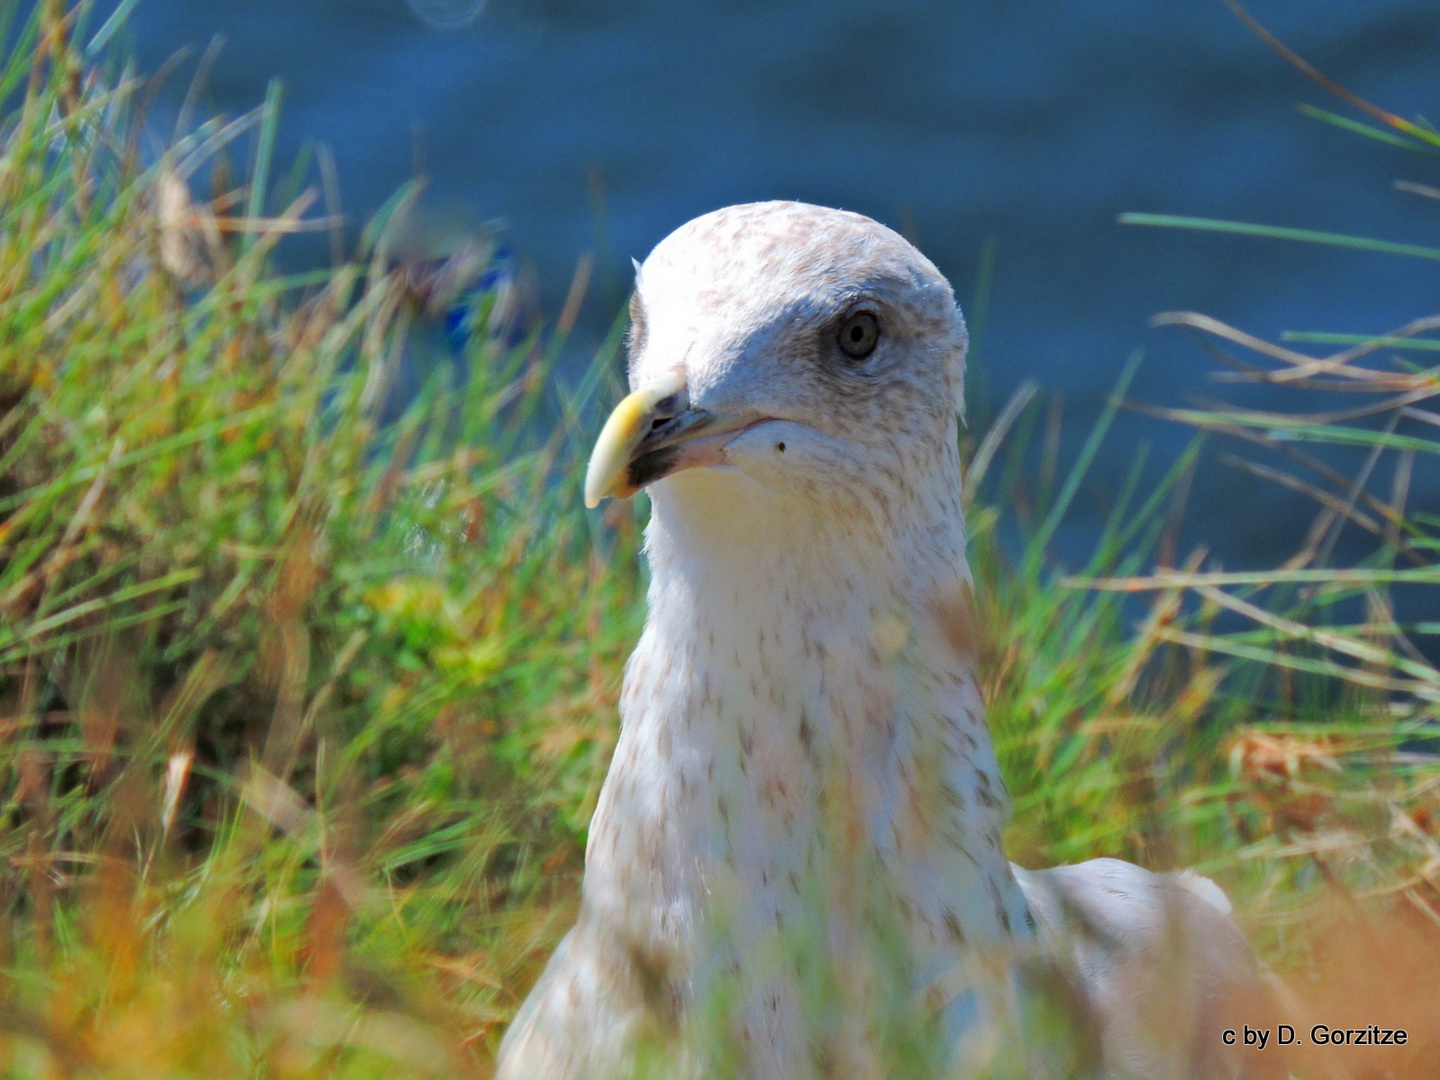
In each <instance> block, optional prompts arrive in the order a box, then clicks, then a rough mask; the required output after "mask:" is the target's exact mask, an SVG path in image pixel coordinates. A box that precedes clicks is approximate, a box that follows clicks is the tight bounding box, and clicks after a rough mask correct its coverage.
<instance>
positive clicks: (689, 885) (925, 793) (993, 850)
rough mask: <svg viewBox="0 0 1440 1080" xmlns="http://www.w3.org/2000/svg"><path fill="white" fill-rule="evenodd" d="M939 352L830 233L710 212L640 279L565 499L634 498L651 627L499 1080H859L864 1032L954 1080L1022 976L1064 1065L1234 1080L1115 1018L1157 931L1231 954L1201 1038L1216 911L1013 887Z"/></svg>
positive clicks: (1179, 901)
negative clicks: (910, 1048)
mask: <svg viewBox="0 0 1440 1080" xmlns="http://www.w3.org/2000/svg"><path fill="white" fill-rule="evenodd" d="M965 351H966V332H965V326H964V322H963V319H962V317H961V315H960V313H959V310H958V309H957V307H956V305H955V301H954V297H953V294H952V292H951V289H950V286H949V284H948V282H946V280H945V279H944V277H943V276H942V275H941V274H940V273H939V271H938V270H937V269H936V268H935V267H934V266H933V265H932V264H931V263H930V262H929V260H927V259H926V258H925V257H924V256H923V255H921V254H920V253H919V252H918V251H917V250H916V249H915V248H914V247H913V246H911V245H910V244H909V243H908V242H906V241H905V240H904V239H903V238H901V237H900V236H898V235H897V234H895V233H894V232H892V231H890V230H889V229H887V228H885V227H883V226H881V225H879V224H877V223H875V222H873V221H871V220H870V219H868V218H865V217H862V216H860V215H858V214H853V213H847V212H843V211H837V210H829V209H825V208H821V207H814V206H808V205H805V204H799V203H757V204H750V205H744V206H736V207H730V208H727V209H724V210H720V211H716V212H715V213H712V214H708V215H705V216H704V217H701V218H698V219H696V220H695V221H692V222H690V223H689V224H687V225H685V226H683V227H682V228H680V229H679V230H677V231H676V232H675V233H673V234H672V235H671V236H669V237H668V238H667V239H665V240H664V241H662V242H661V243H660V245H659V246H657V248H656V249H655V251H654V252H653V253H652V254H651V255H650V257H649V258H648V259H647V260H646V262H645V263H644V265H643V266H640V267H638V270H637V281H636V293H635V298H634V301H633V303H632V334H631V347H630V372H629V375H630V383H631V387H632V391H633V393H632V394H631V396H630V397H629V398H627V399H626V401H625V402H622V404H621V405H620V406H619V407H617V409H616V412H615V414H614V415H613V416H612V418H611V421H610V422H609V424H607V426H606V429H605V431H604V433H602V435H601V437H600V440H599V442H598V443H597V448H596V453H595V456H594V457H593V458H592V462H591V469H590V474H589V476H588V478H587V498H588V499H589V500H590V501H591V503H592V505H593V503H594V502H595V501H598V499H599V498H600V497H603V496H606V495H622V496H623V495H628V494H631V493H633V492H634V491H635V490H637V489H638V488H640V487H642V486H646V487H648V490H649V494H650V498H651V503H652V513H651V520H650V524H649V526H648V528H647V530H646V543H645V553H646V557H647V558H648V560H649V563H650V571H651V585H650V590H649V597H648V600H649V613H648V618H647V621H646V625H645V629H644V632H643V634H642V636H641V639H640V642H639V644H638V646H637V647H636V650H635V653H634V655H633V656H632V657H631V660H630V662H629V664H628V666H627V668H626V673H625V682H624V690H623V693H622V697H621V705H620V712H621V732H620V738H619V741H618V743H617V746H616V750H615V755H614V759H613V761H612V763H611V767H610V772H609V775H608V776H607V778H606V780H605V784H604V787H603V789H602V791H601V795H600V799H599V803H598V806H597V809H596V812H595V816H594V820H593V821H592V823H591V828H590V835H589V841H588V846H587V850H586V864H585V876H584V882H583V886H582V899H581V908H580V914H579V917H578V920H577V923H576V926H575V928H574V929H573V930H572V931H571V933H570V934H569V935H568V936H567V938H566V939H565V940H564V942H563V943H562V944H561V946H560V947H559V948H558V949H557V951H556V953H555V955H554V956H553V957H552V959H551V961H550V963H549V965H548V966H547V968H546V969H545V972H544V973H543V975H542V977H541V979H540V981H539V983H538V984H537V985H536V987H535V989H534V990H533V991H532V993H531V996H530V998H529V999H528V1000H527V1002H526V1003H525V1005H524V1006H523V1008H522V1010H521V1012H520V1014H519V1015H518V1016H517V1018H516V1020H515V1022H514V1024H513V1025H512V1027H511V1030H510V1031H509V1032H508V1033H507V1036H506V1038H505V1040H504V1043H503V1044H502V1047H501V1051H500V1064H499V1076H500V1077H501V1078H502V1080H569V1078H581V1077H584V1078H591V1077H596V1078H604V1077H607V1076H616V1077H619V1076H629V1075H633V1074H634V1071H635V1070H636V1069H637V1068H638V1067H640V1065H641V1064H643V1062H641V1061H639V1059H637V1057H636V1054H637V1052H640V1051H641V1050H642V1049H643V1048H645V1047H650V1048H652V1049H653V1048H655V1047H659V1048H660V1049H659V1050H658V1051H656V1052H657V1053H659V1054H661V1055H662V1057H663V1058H664V1060H665V1061H666V1062H667V1063H668V1064H667V1065H666V1066H665V1068H666V1070H667V1071H665V1072H664V1073H663V1075H667V1076H674V1075H711V1074H714V1073H715V1071H716V1070H720V1071H722V1072H727V1073H728V1074H729V1075H735V1076H739V1077H744V1078H747V1080H808V1078H810V1077H821V1076H847V1077H848V1076H855V1077H861V1076H869V1075H875V1076H879V1075H884V1074H885V1072H886V1069H887V1066H886V1060H887V1059H886V1054H887V1052H889V1051H888V1050H887V1047H891V1042H887V1039H890V1038H891V1035H893V1031H891V1033H890V1034H887V1024H888V1025H889V1027H890V1028H891V1029H895V1030H900V1029H903V1030H905V1031H909V1032H911V1034H912V1035H914V1036H915V1037H914V1039H912V1042H916V1043H923V1044H924V1046H926V1047H927V1048H928V1049H927V1050H926V1051H925V1052H924V1053H922V1058H923V1059H924V1060H923V1065H922V1066H921V1068H922V1071H924V1072H927V1073H928V1074H933V1075H936V1076H940V1075H961V1074H964V1073H965V1070H966V1069H973V1068H979V1067H981V1066H982V1065H983V1064H984V1063H985V1062H986V1061H991V1060H993V1059H994V1054H995V1040H996V1035H995V1032H996V1031H998V1030H1001V1029H1002V1028H1003V1027H1004V1025H1006V1024H1014V1023H1016V1022H1018V1021H1019V1020H1020V1019H1021V1018H1022V1017H1023V1014H1024V1011H1025V1000H1026V997H1027V993H1028V991H1027V988H1026V975H1025V972H1026V971H1027V970H1033V966H1034V961H1035V958H1036V957H1037V956H1039V957H1041V958H1042V960H1043V961H1044V962H1045V963H1048V964H1049V965H1050V968H1049V969H1048V970H1050V971H1051V973H1052V974H1055V973H1058V976H1057V977H1058V981H1059V983H1060V984H1062V985H1063V987H1064V988H1065V989H1066V993H1067V994H1068V995H1069V999H1071V1000H1073V1002H1074V1003H1075V1004H1076V1006H1077V1008H1078V1010H1079V1011H1078V1013H1077V1014H1076V1015H1078V1016H1080V1017H1081V1019H1080V1021H1079V1027H1078V1028H1077V1030H1078V1031H1079V1032H1080V1034H1079V1036H1078V1037H1077V1039H1076V1040H1073V1041H1075V1042H1076V1043H1077V1045H1078V1044H1080V1043H1086V1040H1087V1039H1089V1040H1090V1042H1089V1043H1087V1044H1086V1045H1087V1046H1088V1049H1085V1048H1083V1047H1082V1049H1084V1052H1083V1053H1080V1054H1079V1056H1078V1058H1073V1059H1072V1064H1073V1060H1080V1061H1081V1062H1082V1067H1084V1068H1091V1069H1092V1071H1094V1070H1099V1071H1100V1072H1101V1073H1103V1074H1104V1075H1111V1076H1116V1077H1128V1076H1135V1077H1146V1078H1153V1080H1170V1078H1171V1077H1175V1078H1177V1080H1178V1078H1180V1077H1188V1076H1191V1075H1195V1076H1200V1075H1205V1076H1224V1075H1236V1073H1235V1072H1234V1070H1231V1071H1230V1072H1218V1071H1214V1069H1213V1068H1212V1067H1211V1064H1213V1062H1212V1063H1211V1064H1207V1065H1205V1066H1204V1067H1205V1068H1206V1069H1209V1070H1210V1071H1206V1072H1203V1073H1202V1072H1198V1071H1190V1070H1191V1069H1192V1066H1193V1067H1194V1068H1196V1069H1198V1068H1200V1067H1201V1066H1200V1064H1199V1058H1197V1057H1196V1056H1195V1055H1196V1054H1198V1053H1200V1051H1199V1050H1196V1051H1194V1052H1191V1051H1189V1050H1187V1051H1186V1052H1185V1053H1182V1054H1180V1055H1178V1056H1177V1055H1176V1054H1174V1053H1169V1054H1168V1056H1167V1054H1166V1053H1163V1052H1158V1051H1157V1050H1156V1048H1155V1046H1154V1045H1152V1044H1154V1043H1156V1040H1157V1038H1158V1037H1159V1034H1160V1033H1159V1032H1158V1031H1156V1030H1152V1029H1153V1028H1154V1027H1155V1024H1154V1023H1153V1022H1152V1020H1151V1018H1149V1017H1148V1015H1142V1012H1141V1011H1137V1008H1136V1002H1137V1001H1138V1000H1139V999H1140V998H1142V997H1145V996H1146V992H1145V990H1144V985H1145V984H1144V978H1146V977H1149V976H1150V975H1152V974H1153V972H1154V971H1155V970H1156V962H1157V959H1160V958H1162V957H1163V954H1164V953H1165V950H1166V949H1167V948H1169V947H1170V946H1172V945H1173V944H1174V940H1173V935H1170V936H1167V930H1166V928H1167V926H1168V925H1169V920H1170V918H1171V916H1172V915H1174V914H1176V913H1178V914H1179V915H1180V916H1182V918H1183V919H1184V920H1185V924H1186V926H1187V927H1189V928H1190V932H1196V933H1198V934H1199V935H1200V936H1201V937H1203V938H1204V939H1205V940H1206V941H1207V943H1208V941H1209V939H1210V938H1211V937H1214V936H1215V935H1218V937H1219V940H1221V941H1223V942H1224V943H1225V945H1226V947H1225V948H1224V949H1220V950H1216V949H1213V948H1211V949H1209V950H1208V952H1209V955H1210V959H1209V960H1207V961H1205V962H1203V963H1197V964H1196V965H1193V966H1192V968H1191V969H1190V974H1188V975H1187V976H1186V979H1188V980H1189V983H1193V985H1189V984H1187V985H1183V986H1180V987H1178V988H1177V989H1176V992H1175V995H1174V996H1175V998H1176V1000H1177V1001H1178V1002H1179V1003H1180V1007H1179V1008H1178V1010H1176V1009H1172V1010H1170V1011H1169V1012H1168V1013H1166V1014H1165V1016H1164V1018H1163V1023H1164V1025H1165V1026H1166V1027H1167V1028H1171V1029H1173V1026H1174V1025H1175V1024H1176V1023H1185V1024H1189V1025H1191V1026H1192V1027H1194V1026H1196V1025H1204V1024H1206V1023H1208V1022H1209V1019H1210V1013H1211V1012H1212V1011H1213V1010H1212V1005H1213V1004H1214V1003H1215V1002H1216V1001H1218V1000H1219V998H1220V997H1221V996H1222V991H1223V990H1224V989H1225V988H1226V986H1227V985H1228V984H1229V983H1232V982H1236V981H1237V980H1238V981H1242V982H1243V981H1244V979H1245V977H1246V970H1247V969H1246V965H1247V963H1250V954H1249V951H1248V947H1247V946H1245V944H1244V940H1243V938H1241V937H1239V932H1238V930H1236V929H1235V928H1234V926H1233V924H1231V923H1230V922H1229V920H1228V918H1227V917H1226V916H1225V915H1224V913H1223V910H1222V909H1223V908H1226V907H1228V905H1226V904H1225V902H1224V897H1223V894H1220V893H1219V890H1218V889H1217V888H1216V887H1215V886H1213V885H1212V884H1210V883H1209V882H1207V881H1205V880H1204V879H1198V878H1181V877H1171V876H1157V875H1152V874H1148V873H1147V872H1146V871H1143V870H1140V869H1139V868H1137V867H1133V866H1129V865H1128V864H1123V863H1116V862H1114V861H1113V860H1101V861H1097V862H1096V863H1093V864H1084V865H1083V866H1080V867H1068V868H1063V873H1062V871H1054V872H1049V874H1046V873H1042V874H1039V875H1031V874H1028V873H1027V872H1025V871H1018V870H1017V869H1015V868H1012V867H1011V865H1010V864H1009V863H1008V861H1007V860H1006V857H1005V854H1004V849H1003V846H1002V841H1001V830H1002V827H1003V825H1004V821H1005V818H1006V815H1007V813H1008V800H1007V796H1006V792H1005V787H1004V783H1003V780H1002V779H1001V777H1000V774H999V770H998V767H997V764H996V760H995V756H994V752H993V749H992V745H991V742H990V738H989V734H988V731H987V728H986V726H985V716H984V706H983V702H982V701H981V698H980V694H979V689H978V686H977V681H976V673H975V647H976V644H977V634H978V632H979V631H978V628H977V627H976V626H975V622H974V615H973V610H972V607H971V602H970V597H971V591H970V590H971V583H970V572H969V568H968V565H967V563H966V558H965V531H964V518H963V514H962V504H961V489H960V469H959V460H958V453H957V448H956V438H955V434H956V432H955V423H956V416H957V412H958V411H959V409H960V407H961V404H962V401H963V397H962V387H963V378H964V360H965ZM1056 874H1060V875H1061V876H1058V877H1057V876H1054V875H1056ZM1017 875H1018V876H1017ZM1197 928H1198V929H1197ZM1237 943H1238V944H1237ZM1221 954H1223V956H1222V955H1221ZM1217 957H1219V959H1216V958H1217ZM1027 965H1028V967H1027ZM1202 969H1203V970H1202ZM1186 979H1182V980H1181V981H1182V982H1185V981H1186ZM1137 980H1139V981H1137ZM1041 981H1042V982H1043V981H1044V980H1041ZM1051 981H1054V980H1051ZM896 1002H899V1003H900V1005H899V1006H896V1004H895V1003H896ZM887 1010H888V1011H887ZM897 1010H898V1011H897ZM916 1018H919V1019H918V1020H917V1019H916ZM1177 1018H1178V1019H1177ZM907 1023H908V1024H910V1025H911V1026H910V1027H905V1025H906V1024H907ZM917 1023H918V1025H919V1026H918V1027H916V1026H915V1025H916V1024H917ZM917 1032H918V1033H919V1034H916V1033H917ZM1164 1035H1165V1037H1166V1038H1169V1037H1170V1036H1171V1035H1173V1030H1167V1031H1166V1032H1164ZM1216 1039H1217V1044H1218V1033H1217V1035H1216ZM1160 1041H1161V1042H1164V1041H1165V1040H1163V1039H1162V1040H1160ZM1092 1043H1093V1045H1090V1044H1092ZM1166 1045H1169V1044H1168V1043H1166ZM717 1048H718V1049H717ZM891 1048H892V1049H893V1047H891ZM1092 1051H1093V1052H1092ZM717 1053H719V1054H720V1055H721V1057H722V1058H723V1059H724V1060H723V1063H722V1062H720V1061H719V1059H717V1058H716V1054H717ZM926 1054H928V1055H929V1056H925V1055H926ZM1207 1060H1208V1059H1207ZM1215 1060H1216V1061H1218V1060H1219V1059H1218V1058H1216V1059H1215ZM1033 1063H1034V1062H1033V1061H1032V1064H1033ZM1087 1063H1088V1064H1087ZM722 1064H723V1068H722ZM1067 1067H1069V1066H1067ZM1222 1067H1223V1068H1227V1069H1228V1068H1229V1066H1228V1065H1222Z"/></svg>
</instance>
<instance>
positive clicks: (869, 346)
mask: <svg viewBox="0 0 1440 1080" xmlns="http://www.w3.org/2000/svg"><path fill="white" fill-rule="evenodd" d="M838 340H839V342H840V351H841V352H843V353H844V354H845V355H846V356H848V357H850V359H852V360H863V359H865V357H867V356H869V355H870V354H871V353H872V352H874V351H875V343H876V342H878V341H879V340H880V320H879V319H877V318H875V316H874V315H872V314H870V312H868V311H857V312H856V313H855V314H854V315H851V316H850V317H849V318H848V319H846V320H845V321H844V322H843V323H841V324H840V334H839V337H838Z"/></svg>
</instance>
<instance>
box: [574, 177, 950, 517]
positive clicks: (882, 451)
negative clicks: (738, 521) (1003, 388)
mask: <svg viewBox="0 0 1440 1080" xmlns="http://www.w3.org/2000/svg"><path fill="white" fill-rule="evenodd" d="M630 315H631V330H630V365H629V375H630V387H631V393H630V395H629V396H628V397H626V398H625V399H624V400H623V401H622V402H621V403H620V404H619V405H618V406H617V407H616V408H615V411H614V412H613V413H612V414H611V415H610V418H609V420H608V421H607V422H606V424H605V427H604V429H603V430H602V432H601V435H600V437H599V439H598V440H597V442H596V446H595V450H594V453H593V454H592V456H591V459H590V465H589V470H588V472H587V475H586V483H585V499H586V503H587V504H588V505H590V506H595V505H598V504H599V502H600V500H601V499H603V498H606V497H611V496H613V497H625V496H628V495H631V494H634V493H635V492H636V491H638V490H639V489H641V488H649V489H650V493H651V496H652V499H653V500H654V501H655V507H656V509H657V511H658V510H660V509H661V507H662V504H664V503H674V504H677V505H681V506H684V507H688V508H689V509H692V510H696V511H699V512H703V513H707V514H709V515H711V516H714V515H716V514H727V515H730V514H734V513H736V512H737V511H743V510H744V509H747V508H748V509H750V510H752V511H758V512H760V513H763V514H774V513H786V514H791V515H797V516H800V517H805V516H809V515H808V514H806V510H807V509H819V510H823V511H826V512H829V513H832V514H833V513H834V512H835V511H836V510H844V509H845V508H854V509H859V508H860V506H861V505H863V506H865V507H867V508H872V509H879V510H880V512H882V513H887V512H889V511H890V510H891V509H892V508H893V507H894V506H895V505H896V500H897V495H899V496H902V497H903V495H904V493H905V491H906V489H907V487H909V486H913V485H914V484H915V482H916V481H917V480H919V479H920V478H922V477H925V476H928V475H936V474H943V475H945V476H946V477H947V479H946V481H945V482H946V483H947V484H949V485H955V486H958V483H959V477H958V471H957V469H956V463H955V460H954V454H955V418H956V414H957V412H958V411H959V407H960V403H961V401H962V384H963V377H964V362H965V348H966V333H965V323H964V320H963V319H962V317H961V315H960V312H959V310H958V308H957V307H956V305H955V298H954V294H953V293H952V292H951V289H950V285H949V283H948V282H947V281H946V280H945V278H944V276H943V275H942V274H941V273H940V272H939V271H938V270H937V269H936V268H935V266H934V264H932V263H931V262H930V260H929V259H927V258H926V257H925V256H924V255H922V254H921V253H920V252H919V251H917V250H916V249H915V247H914V246H913V245H911V244H910V243H909V242H908V241H906V240H905V239H904V238H903V237H901V236H900V235H899V234H897V233H895V232H893V231H892V230H890V229H888V228H886V227H885V226H883V225H880V224H879V223H877V222H875V221H872V220H871V219H869V218H867V217H864V216H862V215H860V214H855V213H850V212H847V211H843V210H831V209H827V208H824V207H819V206H810V205H806V204H804V203H794V202H765V203H751V204H747V205H742V206H731V207H727V208H725V209H723V210H717V211H715V212H713V213H710V214H706V215H704V216H703V217H698V218H696V219H695V220H693V221H691V222H689V223H688V224H686V225H683V226H681V227H680V228H679V229H677V230H676V231H675V232H673V233H671V234H670V235H669V236H668V237H666V238H665V239H664V240H662V241H661V242H660V244H659V245H658V246H657V247H656V248H655V250H654V251H653V252H651V254H650V256H649V258H647V259H646V260H645V262H644V263H643V264H637V266H636V280H635V293H634V297H633V299H632V301H631V306H630ZM957 494H958V491H957ZM947 501H949V500H947Z"/></svg>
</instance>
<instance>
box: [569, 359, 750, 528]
mask: <svg viewBox="0 0 1440 1080" xmlns="http://www.w3.org/2000/svg"><path fill="white" fill-rule="evenodd" d="M745 426H747V425H746V423H745V422H744V421H739V422H734V421H731V422H726V421H725V420H723V419H722V418H720V417H717V416H715V415H714V414H713V413H709V412H706V411H705V410H704V409H695V408H691V407H690V394H689V386H688V384H687V382H686V379H685V373H684V372H683V371H681V370H680V369H679V368H672V369H671V370H669V371H667V372H665V373H664V374H663V375H660V376H659V377H658V378H656V379H655V380H654V381H652V382H649V383H646V384H645V385H644V386H642V387H640V389H638V390H636V391H635V392H634V393H632V394H630V395H629V396H628V397H627V398H625V400H624V401H622V402H620V404H619V405H616V406H615V411H614V412H612V413H611V414H610V417H609V419H607V420H606V421H605V426H604V427H603V428H601V429H600V437H599V438H598V439H596V440H595V449H594V450H593V451H591V454H590V466H589V468H587V469H586V470H585V505H586V506H588V507H591V508H592V509H593V508H594V507H596V506H599V505H600V500H601V499H605V498H616V499H624V498H628V497H629V496H631V495H634V494H635V492H637V491H639V490H640V489H641V488H642V487H644V486H645V485H646V484H649V483H652V482H653V481H655V480H659V479H660V478H661V477H665V476H669V475H671V474H672V473H677V472H679V471H681V470H682V469H693V468H695V467H696V466H700V465H719V464H722V463H723V462H724V460H725V443H727V442H729V441H730V440H731V439H732V438H734V437H735V435H736V434H738V433H739V430H740V429H741V428H743V427H745Z"/></svg>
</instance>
